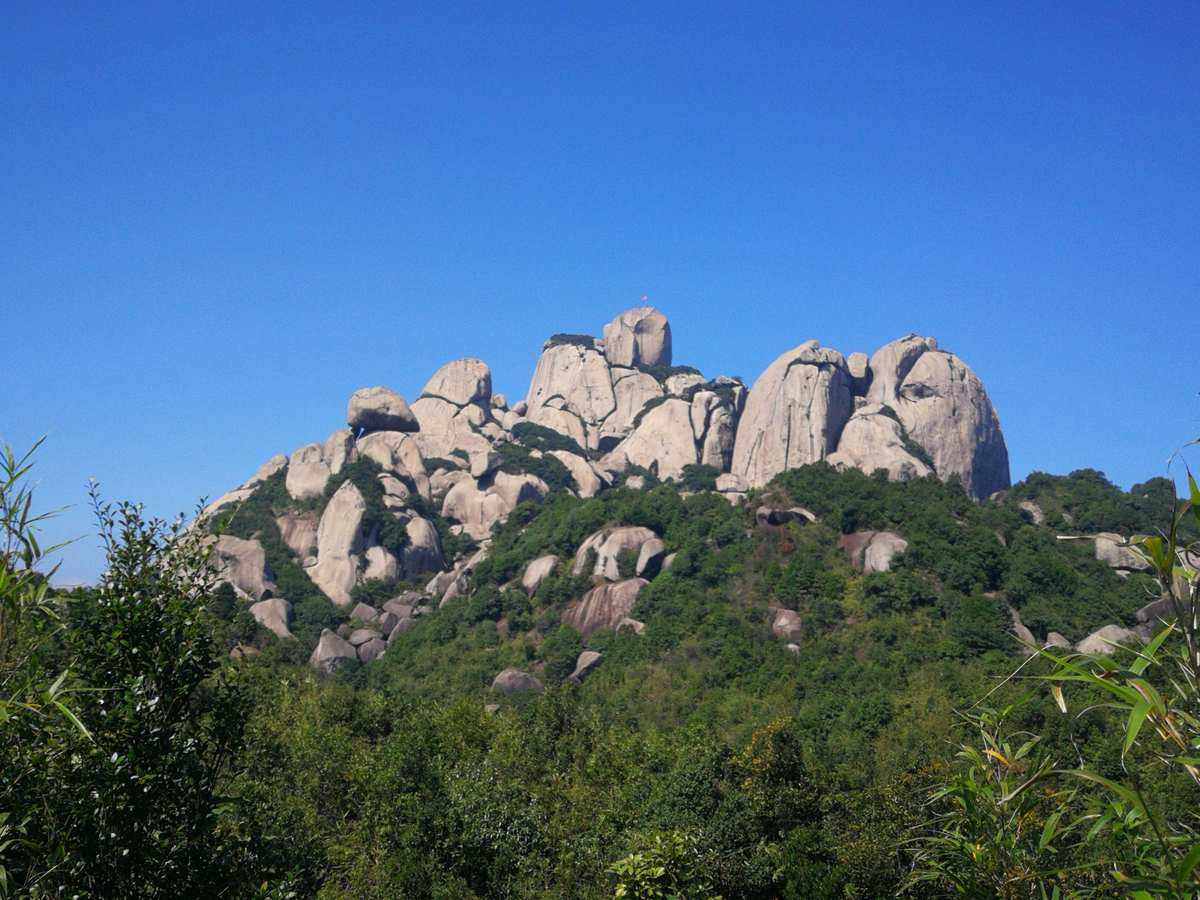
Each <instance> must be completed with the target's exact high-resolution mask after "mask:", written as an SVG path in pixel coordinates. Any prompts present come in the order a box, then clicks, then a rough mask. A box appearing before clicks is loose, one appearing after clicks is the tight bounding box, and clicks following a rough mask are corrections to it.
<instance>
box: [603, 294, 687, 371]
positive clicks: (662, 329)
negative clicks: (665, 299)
mask: <svg viewBox="0 0 1200 900" xmlns="http://www.w3.org/2000/svg"><path fill="white" fill-rule="evenodd" d="M604 355H605V357H606V358H607V359H608V362H609V364H610V365H614V366H669V365H671V325H670V323H668V322H667V317H666V316H664V315H663V314H662V313H660V312H659V311H658V310H657V309H655V308H654V307H653V306H639V307H637V308H635V309H627V310H625V312H623V313H621V314H620V315H619V316H617V317H616V318H615V319H613V320H612V321H611V322H609V323H608V324H607V325H605V326H604Z"/></svg>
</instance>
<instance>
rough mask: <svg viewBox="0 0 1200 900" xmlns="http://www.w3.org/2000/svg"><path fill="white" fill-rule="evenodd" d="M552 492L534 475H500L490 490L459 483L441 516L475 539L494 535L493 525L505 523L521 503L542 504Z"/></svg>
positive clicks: (500, 473) (467, 483) (452, 490)
mask: <svg viewBox="0 0 1200 900" xmlns="http://www.w3.org/2000/svg"><path fill="white" fill-rule="evenodd" d="M548 493H550V488H549V487H548V486H547V485H546V482H544V481H542V480H541V479H540V478H538V477H536V476H534V475H528V474H520V475H510V474H508V473H507V472H497V473H496V476H495V478H494V479H493V481H492V484H491V486H490V487H488V488H486V489H481V488H480V487H479V486H478V484H476V483H475V481H474V480H470V481H460V482H459V483H458V484H456V485H454V486H453V487H452V488H450V490H449V491H448V492H447V493H446V499H445V500H443V501H442V515H443V516H445V517H446V518H448V519H454V520H455V521H457V522H460V523H461V524H462V526H463V529H464V530H465V531H466V532H467V534H469V535H470V536H471V537H473V538H475V539H476V540H482V539H484V538H486V537H488V535H490V534H491V533H492V525H494V524H495V523H497V522H503V521H504V519H505V518H507V517H508V514H509V513H510V512H512V511H513V510H514V509H515V508H516V506H517V504H518V503H523V502H525V501H526V500H532V501H533V502H535V503H537V502H541V500H542V499H543V498H545V496H546V495H547V494H548Z"/></svg>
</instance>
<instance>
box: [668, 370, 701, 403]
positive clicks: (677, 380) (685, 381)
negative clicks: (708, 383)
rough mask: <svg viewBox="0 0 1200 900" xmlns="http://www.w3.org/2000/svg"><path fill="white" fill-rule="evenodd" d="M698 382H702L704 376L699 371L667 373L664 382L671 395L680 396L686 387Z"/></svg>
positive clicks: (685, 390)
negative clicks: (676, 373)
mask: <svg viewBox="0 0 1200 900" xmlns="http://www.w3.org/2000/svg"><path fill="white" fill-rule="evenodd" d="M698 384H704V376H703V375H701V374H700V373H699V372H680V373H679V374H678V375H669V376H667V380H666V381H665V382H664V385H665V386H666V389H667V393H668V394H670V395H671V396H672V397H682V396H683V395H684V394H685V393H687V390H688V388H693V387H695V386H696V385H698Z"/></svg>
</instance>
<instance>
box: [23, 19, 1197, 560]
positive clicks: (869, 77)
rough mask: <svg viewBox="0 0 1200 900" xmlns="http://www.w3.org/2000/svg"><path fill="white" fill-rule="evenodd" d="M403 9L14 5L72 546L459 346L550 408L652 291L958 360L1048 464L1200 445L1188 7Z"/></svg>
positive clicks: (45, 391)
mask: <svg viewBox="0 0 1200 900" xmlns="http://www.w3.org/2000/svg"><path fill="white" fill-rule="evenodd" d="M52 6H53V7H54V8H51V7H52ZM395 6H397V5H391V4H389V5H387V6H383V5H381V6H377V7H375V6H367V5H359V4H350V3H339V4H330V5H328V6H325V7H321V6H319V5H307V6H305V7H304V8H300V7H297V6H295V5H292V4H287V5H282V4H280V5H272V4H231V5H228V6H226V7H223V8H222V7H220V6H218V5H215V4H214V5H210V6H208V7H207V8H206V9H205V10H204V11H203V12H198V11H189V12H182V11H181V7H179V5H178V4H141V3H136V2H127V3H123V4H119V5H118V4H112V5H106V4H98V3H90V4H85V5H80V6H74V7H72V6H68V5H66V4H63V5H47V4H36V5H35V4H28V5H25V4H12V3H6V4H5V15H4V18H5V28H4V29H3V31H2V32H0V113H2V115H3V121H4V134H5V137H4V139H3V140H2V141H0V172H3V178H4V189H3V190H2V191H0V304H2V306H3V321H4V322H5V326H6V327H5V329H4V336H5V341H4V343H5V354H4V355H5V364H4V367H3V376H2V381H0V441H7V442H10V443H13V444H14V445H16V446H18V447H23V446H25V445H28V444H29V443H30V442H31V441H32V440H34V439H35V438H36V437H37V436H39V435H42V434H48V435H49V438H48V443H47V445H46V447H45V449H44V451H43V452H42V453H41V456H40V463H39V467H38V473H39V479H40V482H41V493H40V500H41V502H42V503H43V504H45V505H55V506H57V505H66V504H74V507H73V508H72V509H70V510H69V511H68V512H66V513H65V514H64V515H62V516H61V517H60V518H59V519H58V520H57V522H56V523H55V524H54V526H53V527H52V528H51V530H50V533H49V536H50V537H61V536H70V535H87V534H88V533H89V530H90V517H89V514H88V511H87V509H86V505H85V504H84V502H83V501H84V500H85V492H84V487H85V481H86V479H87V478H88V477H89V476H95V477H97V478H99V479H100V480H101V482H102V484H103V487H104V490H105V492H106V493H107V494H109V495H110V496H116V497H131V498H137V499H141V500H144V501H145V502H146V504H147V507H148V508H149V509H150V510H151V511H153V512H157V513H164V514H166V513H171V512H174V511H179V510H186V509H190V508H191V507H192V505H193V503H194V501H195V499H196V498H197V497H199V496H200V495H209V496H215V495H216V494H218V493H220V492H221V491H222V490H223V489H225V488H228V487H230V486H232V485H234V484H236V483H238V482H240V481H241V480H242V479H244V478H245V477H246V476H247V475H249V474H250V472H252V471H253V470H254V468H255V467H256V466H257V465H258V464H259V463H260V462H261V461H263V460H264V459H266V458H267V457H269V456H270V455H272V454H274V453H277V452H280V451H290V450H292V449H294V448H295V447H297V446H298V445H300V444H302V443H305V442H307V441H310V440H315V439H319V438H323V437H324V436H325V435H327V434H328V433H329V432H330V431H331V430H333V429H334V428H335V427H337V426H338V425H339V424H340V423H341V422H342V420H343V416H344V410H345V402H346V398H347V397H348V395H349V394H350V393H351V391H353V390H354V389H355V388H356V387H359V386H362V385H370V384H379V383H382V384H388V385H391V386H393V387H395V388H396V389H398V390H400V391H401V392H402V393H404V394H406V395H408V396H409V397H410V398H411V397H413V396H414V395H415V394H416V393H417V392H418V391H419V389H420V387H421V386H422V384H423V383H424V381H425V379H426V378H427V377H428V376H429V375H430V374H431V373H432V372H433V370H434V369H435V368H436V367H437V366H438V365H440V364H441V363H442V362H444V361H446V360H448V359H451V358H453V357H457V356H466V355H474V356H479V357H482V358H483V359H485V360H486V361H487V362H488V363H489V364H490V365H491V366H492V370H493V373H494V381H495V383H496V387H497V389H499V390H502V391H505V392H507V393H508V394H509V395H510V396H514V397H515V396H519V395H522V394H523V393H524V391H525V388H526V386H527V384H528V379H529V375H530V374H531V372H532V369H533V364H534V361H535V358H536V354H537V352H538V350H539V348H540V346H541V342H542V340H543V339H544V338H545V337H546V336H548V335H549V334H551V333H552V332H557V331H583V332H589V333H598V332H599V330H600V328H601V326H602V325H603V323H604V322H605V321H607V320H608V319H610V318H611V317H612V316H613V315H614V314H615V313H616V312H618V311H619V310H621V309H623V308H625V307H627V306H631V305H635V304H636V303H637V301H638V300H639V298H640V297H642V296H643V295H648V296H649V297H650V300H651V302H652V303H654V304H655V305H657V306H659V307H660V308H661V309H662V310H664V311H665V312H666V313H667V314H668V316H669V317H670V318H671V322H672V326H673V329H674V335H675V356H676V361H677V362H681V363H690V364H694V365H697V366H699V367H700V368H701V369H703V370H704V371H705V372H706V373H707V374H718V373H722V372H724V373H730V374H738V375H742V376H744V377H746V378H747V379H753V378H754V377H755V376H757V375H758V373H759V372H761V371H762V369H763V368H764V367H765V366H766V365H767V364H768V363H769V362H770V361H771V360H772V359H773V358H774V357H775V356H776V355H778V354H779V353H780V352H782V351H783V350H785V349H787V348H789V347H791V346H794V345H795V344H798V343H800V342H801V341H803V340H806V339H808V338H814V337H815V338H818V339H820V340H821V342H822V343H824V344H826V345H830V346H834V347H837V348H838V349H840V350H842V351H843V352H846V353H849V352H851V351H854V350H860V349H861V350H865V351H868V352H869V351H870V350H872V349H874V348H875V347H877V346H878V345H879V344H881V343H883V342H885V341H887V340H890V339H892V338H894V337H897V336H899V335H901V334H904V333H906V332H908V331H918V332H921V333H925V334H933V335H936V336H937V337H938V338H939V340H940V341H941V343H942V344H943V345H944V346H946V347H948V348H949V349H952V350H954V351H955V352H957V353H958V354H959V355H961V356H962V357H963V358H964V359H965V360H966V361H967V362H968V363H969V364H970V365H971V366H972V367H973V368H974V369H975V370H976V371H977V372H978V373H979V375H980V376H981V377H982V378H983V380H984V382H985V384H986V385H987V387H988V390H989V392H990V394H991V397H992V400H993V402H994V404H995V406H996V408H997V410H998V411H999V414H1000V418H1001V422H1002V424H1003V427H1004V431H1005V434H1006V436H1007V439H1008V445H1009V451H1010V456H1011V459H1012V466H1013V476H1014V478H1020V477H1022V476H1024V475H1025V474H1027V473H1028V472H1029V471H1031V470H1034V469H1041V470H1045V471H1051V472H1067V471H1070V470H1072V469H1075V468H1079V467H1083V466H1091V467H1095V468H1099V469H1102V470H1103V471H1105V472H1106V473H1108V474H1109V476H1110V477H1112V478H1113V479H1114V480H1115V481H1117V482H1118V483H1121V484H1123V485H1125V486H1128V485H1129V484H1131V483H1132V482H1135V481H1139V480H1142V479H1144V478H1145V477H1147V476H1150V475H1153V474H1157V473H1160V472H1162V471H1163V469H1164V466H1165V462H1166V459H1167V457H1168V455H1169V453H1170V452H1171V451H1172V450H1173V449H1174V448H1175V447H1177V446H1178V445H1179V444H1181V443H1183V442H1184V441H1185V440H1187V439H1189V438H1194V437H1196V436H1198V435H1200V393H1198V392H1200V377H1198V372H1200V367H1198V366H1197V363H1196V345H1197V339H1198V338H1200V298H1198V294H1197V282H1198V280H1200V279H1198V276H1200V90H1197V85H1198V84H1200V47H1198V46H1197V44H1198V42H1200V41H1198V38H1197V35H1200V7H1198V6H1197V5H1196V4H1194V3H1178V4H1172V3H1161V4H1153V3H1147V4H1130V3H1102V2H1091V3H1087V4H1084V3H1057V4H1046V3H1036V4H1034V3H1030V4H1017V3H1006V4H961V3H946V4H939V3H933V2H926V3H919V4H917V3H912V4H901V3H895V4H880V3H869V4H861V5H858V4H852V3H838V4H797V3H788V4H779V5H757V4H750V3H746V4H737V5H734V4H729V5H727V6H724V7H718V6H709V5H700V4H660V5H651V4H644V3H643V4H636V5H631V6H622V5H618V4H613V3H604V4H596V5H589V4H546V5H544V6H539V5H537V4H516V5H504V6H505V7H507V6H515V7H519V8H501V5H500V4H481V5H479V6H462V5H455V4H437V6H436V9H435V10H422V9H420V8H419V7H418V5H416V4H401V5H398V6H399V7H400V8H399V9H397V8H395ZM250 7H253V8H250ZM568 7H570V8H568ZM99 566H100V555H99V552H98V551H97V549H96V547H95V541H94V539H91V538H88V537H85V538H84V540H82V541H81V542H80V543H79V544H77V545H75V546H74V547H72V548H71V549H70V550H69V551H67V554H66V557H65V562H64V566H63V570H62V577H63V578H64V579H66V580H71V579H87V578H91V577H94V575H95V574H96V572H97V571H98V569H99Z"/></svg>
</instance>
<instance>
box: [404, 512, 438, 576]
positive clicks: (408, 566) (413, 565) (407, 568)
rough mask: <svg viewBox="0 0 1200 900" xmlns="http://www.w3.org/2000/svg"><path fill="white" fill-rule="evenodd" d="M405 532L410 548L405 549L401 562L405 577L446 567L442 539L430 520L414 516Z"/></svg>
mask: <svg viewBox="0 0 1200 900" xmlns="http://www.w3.org/2000/svg"><path fill="white" fill-rule="evenodd" d="M404 530H405V532H407V534H408V546H407V547H405V548H404V559H403V560H401V566H402V568H403V570H404V575H405V577H407V578H412V577H413V576H415V575H423V574H424V573H426V572H437V571H439V570H441V568H442V567H443V566H444V565H446V561H445V560H444V559H443V558H442V542H441V539H440V538H439V537H438V533H437V529H436V528H434V527H433V524H432V523H431V522H430V521H429V520H428V519H422V518H421V517H420V516H414V517H413V518H411V519H410V520H409V521H408V524H407V525H405V526H404Z"/></svg>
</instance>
